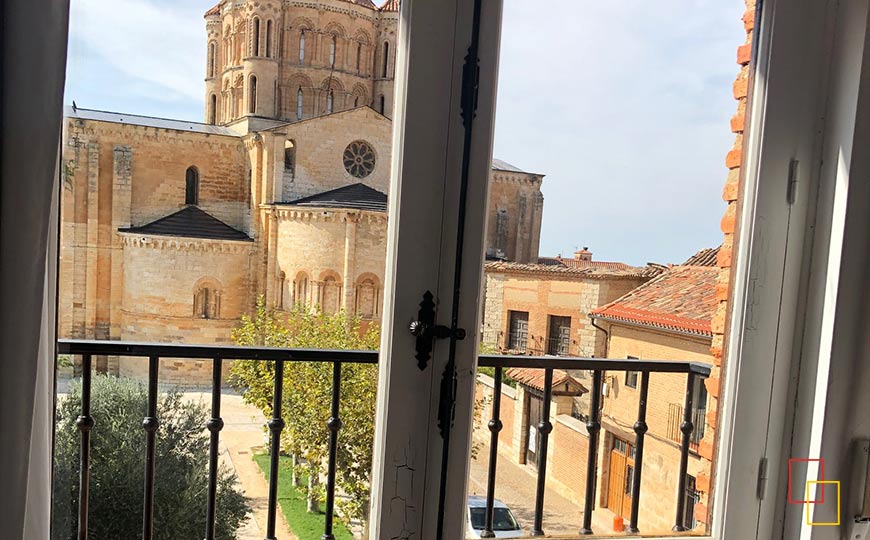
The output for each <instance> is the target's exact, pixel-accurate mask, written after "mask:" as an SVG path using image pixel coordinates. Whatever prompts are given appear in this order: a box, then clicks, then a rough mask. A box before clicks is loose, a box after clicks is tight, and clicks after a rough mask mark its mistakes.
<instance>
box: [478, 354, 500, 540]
mask: <svg viewBox="0 0 870 540" xmlns="http://www.w3.org/2000/svg"><path fill="white" fill-rule="evenodd" d="M501 372H502V368H500V367H497V368H495V376H494V379H495V384H493V387H492V419H491V420H490V421H489V424H488V427H489V433H490V437H489V472H488V474H487V478H486V523H485V524H484V526H483V531H482V532H481V533H480V537H481V538H495V533H494V532H493V531H492V521H493V514H494V513H495V511H494V510H493V507H494V505H495V470H496V464H497V462H498V434H499V432H500V431H501V428H502V422H501Z"/></svg>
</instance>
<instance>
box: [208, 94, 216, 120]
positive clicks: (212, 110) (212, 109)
mask: <svg viewBox="0 0 870 540" xmlns="http://www.w3.org/2000/svg"><path fill="white" fill-rule="evenodd" d="M208 123H209V124H216V123H217V95H215V94H212V95H211V99H210V101H209V107H208Z"/></svg>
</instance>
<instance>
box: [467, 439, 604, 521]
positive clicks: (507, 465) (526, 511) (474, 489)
mask: <svg viewBox="0 0 870 540" xmlns="http://www.w3.org/2000/svg"><path fill="white" fill-rule="evenodd" d="M477 456H478V457H477V459H472V460H471V463H470V466H469V475H468V494H469V495H486V479H487V471H488V467H489V445H488V444H484V445H483V446H482V447H481V448H480V451H479V452H478V454H477ZM536 474H537V473H536V471H535V469H534V468H533V467H531V466H527V465H519V464H517V463H512V462H511V461H510V460H509V459H508V458H507V457H506V456H502V455H499V458H498V466H497V467H496V482H495V497H496V499H499V500H501V501H502V502H504V503H505V504H507V505H508V506H509V507H510V508H511V510H513V512H514V514H515V515H516V517H517V519H518V520H519V521H520V524H521V525H522V527H523V530H524V531H525V532H526V534H528V533H529V532H531V530H532V525H533V523H534V517H535V494H536V492H537V483H536V482H537V478H536ZM582 525H583V501H582V500H580V501H574V500H570V499H568V498H567V497H564V496H562V495H561V494H559V493H557V492H556V491H555V490H553V489H546V490H545V491H544V517H543V527H542V528H543V529H544V533H545V534H547V535H548V536H549V535H562V536H573V537H575V538H576V536H577V533H578V531H579V530H580V527H581V526H582ZM612 527H613V514H612V513H610V511H608V510H607V509H605V508H598V509H596V510H595V511H594V512H593V513H592V530H594V531H595V532H596V533H599V534H605V533H609V532H612Z"/></svg>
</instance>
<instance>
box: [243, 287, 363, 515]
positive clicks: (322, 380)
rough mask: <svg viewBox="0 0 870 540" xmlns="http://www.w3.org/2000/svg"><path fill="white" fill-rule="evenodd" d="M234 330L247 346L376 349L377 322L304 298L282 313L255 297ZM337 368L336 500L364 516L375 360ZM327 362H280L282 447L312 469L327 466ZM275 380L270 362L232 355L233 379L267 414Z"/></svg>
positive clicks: (345, 510) (315, 490) (347, 511)
mask: <svg viewBox="0 0 870 540" xmlns="http://www.w3.org/2000/svg"><path fill="white" fill-rule="evenodd" d="M232 338H233V340H234V341H235V342H236V343H237V344H239V345H247V346H270V347H290V348H313V349H350V350H375V349H377V347H378V344H379V341H380V329H379V327H378V326H377V325H376V324H374V323H372V324H370V325H369V326H368V327H367V328H365V329H364V328H363V326H362V321H361V320H360V318H359V317H355V316H351V315H348V314H347V313H345V312H344V311H341V312H339V313H336V314H328V313H324V312H323V311H322V310H320V309H319V308H313V309H312V308H308V307H305V306H296V307H295V308H293V309H292V310H291V311H290V312H289V313H287V314H286V317H285V316H282V315H280V314H278V313H276V312H275V311H274V310H271V309H268V308H267V307H266V306H265V302H264V300H263V299H262V297H261V298H260V299H259V300H258V302H257V310H256V314H255V315H254V317H253V318H251V317H247V316H245V317H243V318H242V322H241V324H240V326H239V327H238V328H237V329H236V330H235V331H234V332H233V334H232ZM341 369H342V374H341V375H342V377H341V410H340V414H339V416H340V417H341V420H342V428H341V431H339V445H338V457H337V475H336V482H337V484H338V489H339V490H340V491H341V492H342V493H344V494H345V495H347V497H342V498H341V499H339V500H338V505H339V508H340V510H341V511H342V515H343V516H344V517H345V518H346V519H358V520H361V521H368V520H367V512H368V506H369V480H370V476H371V462H372V447H373V445H374V420H375V418H374V415H375V400H376V395H377V366H374V365H363V364H343V365H342V367H341ZM332 370H333V365H332V363H330V362H292V363H287V364H285V368H284V402H283V404H282V409H283V417H284V420H285V422H286V429H285V430H284V432H283V434H282V449H284V450H285V451H287V452H290V453H292V454H294V455H296V456H298V457H300V458H302V459H304V460H305V461H306V462H307V463H308V464H309V467H310V469H309V470H310V471H313V472H315V474H316V473H317V472H319V471H321V470H322V469H323V468H324V467H325V466H326V454H327V444H328V431H327V428H326V422H327V421H328V420H329V412H330V411H329V404H330V397H331V391H332ZM274 380H275V372H274V364H273V363H271V362H258V361H238V362H235V363H234V365H233V368H232V378H231V381H232V383H233V384H234V385H235V386H236V387H237V388H239V389H240V390H241V391H242V392H243V395H244V398H245V401H247V402H248V403H251V404H253V405H255V406H256V407H258V408H259V409H260V410H262V411H263V413H264V414H266V415H267V416H271V414H272V389H273V384H274ZM313 478H316V475H315V476H314V477H313ZM309 489H310V491H309V492H308V497H309V499H312V500H315V501H316V500H319V499H320V498H322V494H321V493H320V492H319V491H320V487H319V486H317V485H316V484H315V486H313V487H312V488H309Z"/></svg>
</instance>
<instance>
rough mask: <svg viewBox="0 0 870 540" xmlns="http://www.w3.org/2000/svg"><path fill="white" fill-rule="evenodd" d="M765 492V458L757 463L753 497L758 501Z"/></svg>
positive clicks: (762, 497)
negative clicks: (756, 478)
mask: <svg viewBox="0 0 870 540" xmlns="http://www.w3.org/2000/svg"><path fill="white" fill-rule="evenodd" d="M766 490H767V458H766V457H763V458H761V461H759V462H758V484H756V489H755V495H756V496H757V497H758V500H763V499H764V492H765V491H766Z"/></svg>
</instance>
